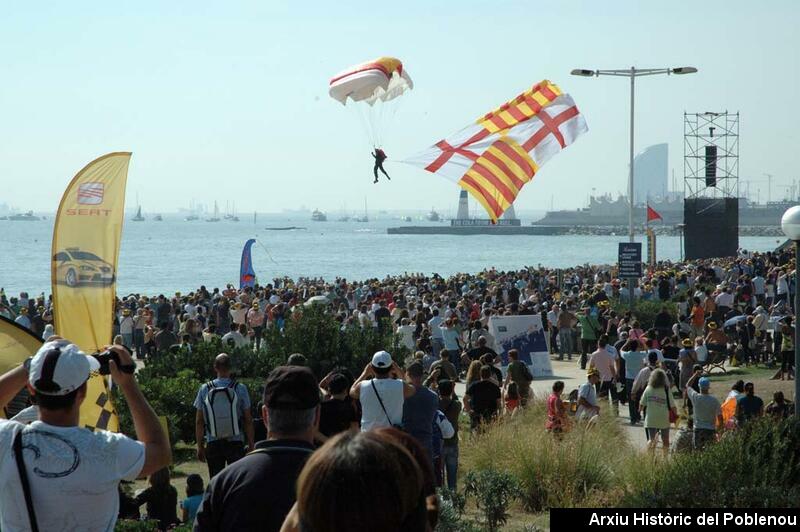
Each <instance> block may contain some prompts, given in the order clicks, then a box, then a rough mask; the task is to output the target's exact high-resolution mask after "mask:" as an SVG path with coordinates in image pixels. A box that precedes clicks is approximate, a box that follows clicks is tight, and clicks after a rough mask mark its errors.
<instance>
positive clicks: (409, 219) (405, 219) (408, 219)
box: [400, 216, 411, 222]
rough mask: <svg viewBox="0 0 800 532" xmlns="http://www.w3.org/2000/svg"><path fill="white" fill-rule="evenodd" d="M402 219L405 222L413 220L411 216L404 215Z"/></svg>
mask: <svg viewBox="0 0 800 532" xmlns="http://www.w3.org/2000/svg"><path fill="white" fill-rule="evenodd" d="M400 219H401V220H403V221H404V222H410V221H411V216H403V217H402V218H400Z"/></svg>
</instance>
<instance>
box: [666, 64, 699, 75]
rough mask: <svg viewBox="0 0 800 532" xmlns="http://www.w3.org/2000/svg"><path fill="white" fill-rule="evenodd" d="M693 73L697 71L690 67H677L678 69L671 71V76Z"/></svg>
mask: <svg viewBox="0 0 800 532" xmlns="http://www.w3.org/2000/svg"><path fill="white" fill-rule="evenodd" d="M695 72H697V69H696V68H695V67H690V66H685V67H678V68H673V69H672V73H673V74H678V75H680V74H694V73H695Z"/></svg>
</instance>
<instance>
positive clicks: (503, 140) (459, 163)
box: [403, 80, 588, 222]
mask: <svg viewBox="0 0 800 532" xmlns="http://www.w3.org/2000/svg"><path fill="white" fill-rule="evenodd" d="M587 130H588V128H587V126H586V121H585V120H584V119H583V116H582V115H581V114H580V112H579V111H578V108H577V106H576V105H575V102H574V101H573V100H572V98H571V97H570V96H569V95H568V94H564V93H562V92H561V90H560V89H559V88H558V87H557V86H556V85H555V84H553V83H551V82H549V81H547V80H544V81H541V82H539V83H537V84H536V85H534V86H533V87H531V89H530V90H527V91H525V92H523V93H522V94H520V95H519V96H517V97H516V98H513V99H512V100H509V101H508V102H506V103H504V104H503V105H501V106H500V107H498V108H497V109H495V110H493V111H492V112H490V113H487V114H485V115H484V116H482V117H480V118H479V119H478V120H477V121H476V122H475V123H473V124H470V125H469V126H467V127H465V128H464V129H462V130H461V131H459V132H457V133H455V134H453V135H451V136H450V137H448V138H447V139H444V140H441V141H439V142H437V143H436V144H434V145H433V146H431V147H430V148H428V149H427V150H425V151H423V152H421V153H419V154H416V155H414V156H412V157H409V158H407V159H405V160H404V161H403V162H405V163H408V164H412V165H415V166H421V167H422V168H424V169H425V170H427V171H429V172H431V173H434V174H438V175H441V176H443V177H445V178H446V179H449V180H451V181H453V182H455V183H457V184H458V185H459V186H461V187H462V188H464V189H465V190H467V191H468V192H469V193H470V194H471V195H472V197H473V198H475V199H476V200H477V201H478V202H479V203H480V204H481V205H483V207H484V209H486V212H487V213H488V214H489V217H490V218H491V220H492V221H493V222H496V221H497V219H498V218H500V216H502V214H503V212H505V210H506V209H508V208H509V207H510V206H511V204H513V203H514V200H515V199H516V198H517V195H518V194H519V193H520V191H521V190H522V187H523V186H525V184H526V183H528V182H529V181H530V180H531V179H533V176H534V175H536V173H537V172H538V171H539V168H541V166H542V165H543V164H544V163H546V162H547V161H548V160H550V158H551V157H552V156H553V155H555V154H556V153H558V152H559V151H561V150H562V149H564V148H566V147H567V146H568V145H570V144H572V143H573V142H574V141H575V139H577V138H578V137H579V136H580V135H581V134H583V133H585V132H586V131H587Z"/></svg>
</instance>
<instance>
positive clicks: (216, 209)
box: [206, 201, 220, 222]
mask: <svg viewBox="0 0 800 532" xmlns="http://www.w3.org/2000/svg"><path fill="white" fill-rule="evenodd" d="M206 221H207V222H219V221H220V219H219V207H218V206H217V202H216V201H214V216H212V217H211V218H206Z"/></svg>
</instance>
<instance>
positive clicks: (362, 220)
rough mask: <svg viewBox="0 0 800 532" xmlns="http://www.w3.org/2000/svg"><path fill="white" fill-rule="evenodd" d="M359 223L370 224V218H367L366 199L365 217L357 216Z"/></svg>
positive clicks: (365, 204) (365, 206)
mask: <svg viewBox="0 0 800 532" xmlns="http://www.w3.org/2000/svg"><path fill="white" fill-rule="evenodd" d="M356 221H357V222H362V223H367V222H369V217H368V216H367V198H366V197H365V198H364V216H357V217H356Z"/></svg>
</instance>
